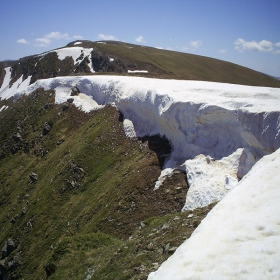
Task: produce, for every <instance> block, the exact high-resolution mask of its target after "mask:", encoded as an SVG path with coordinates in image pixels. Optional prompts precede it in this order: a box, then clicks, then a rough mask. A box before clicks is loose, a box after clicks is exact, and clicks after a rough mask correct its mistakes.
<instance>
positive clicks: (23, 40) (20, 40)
mask: <svg viewBox="0 0 280 280" xmlns="http://www.w3.org/2000/svg"><path fill="white" fill-rule="evenodd" d="M17 43H20V44H29V42H27V41H26V40H25V39H19V40H17Z"/></svg>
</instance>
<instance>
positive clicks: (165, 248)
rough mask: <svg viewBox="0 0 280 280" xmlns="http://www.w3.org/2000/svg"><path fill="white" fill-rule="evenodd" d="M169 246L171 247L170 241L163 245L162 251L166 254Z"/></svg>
mask: <svg viewBox="0 0 280 280" xmlns="http://www.w3.org/2000/svg"><path fill="white" fill-rule="evenodd" d="M169 247H170V243H167V244H164V245H162V253H163V254H164V253H165V252H167V251H168V249H169Z"/></svg>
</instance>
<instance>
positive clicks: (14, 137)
mask: <svg viewBox="0 0 280 280" xmlns="http://www.w3.org/2000/svg"><path fill="white" fill-rule="evenodd" d="M13 139H14V141H15V142H19V141H22V137H21V135H20V133H19V132H17V133H15V134H14V135H13Z"/></svg>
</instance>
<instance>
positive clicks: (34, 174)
mask: <svg viewBox="0 0 280 280" xmlns="http://www.w3.org/2000/svg"><path fill="white" fill-rule="evenodd" d="M29 178H30V180H31V181H32V182H36V181H37V180H38V174H36V173H34V172H31V173H30V174H29Z"/></svg>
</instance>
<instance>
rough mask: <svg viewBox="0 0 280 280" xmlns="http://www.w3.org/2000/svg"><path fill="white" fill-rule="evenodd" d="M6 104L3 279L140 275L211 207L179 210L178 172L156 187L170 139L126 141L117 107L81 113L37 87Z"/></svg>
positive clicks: (1, 159) (181, 185)
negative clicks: (7, 249)
mask: <svg viewBox="0 0 280 280" xmlns="http://www.w3.org/2000/svg"><path fill="white" fill-rule="evenodd" d="M4 104H5V105H7V106H9V107H8V109H6V110H4V111H2V112H1V115H0V117H1V122H0V131H1V134H0V144H1V148H2V149H1V156H0V170H1V171H0V173H1V181H0V186H1V187H0V197H1V201H0V205H1V212H0V224H1V234H0V246H1V248H4V247H5V242H6V241H8V240H11V241H10V242H12V243H13V246H10V248H12V250H11V252H10V253H8V254H7V258H5V256H6V255H4V253H3V250H2V260H1V262H0V269H1V270H0V271H1V274H0V275H1V277H2V278H1V279H7V278H6V276H7V275H9V277H10V278H9V279H17V278H18V277H20V279H23V278H24V279H42V278H45V277H46V276H47V273H49V274H52V276H51V277H50V279H73V278H75V279H85V278H86V277H87V276H86V275H87V274H88V275H93V273H94V277H97V278H96V279H131V278H134V277H136V276H137V275H138V276H137V277H136V278H137V279H145V278H146V277H147V275H148V273H149V272H150V271H152V270H154V269H155V268H157V266H158V264H159V263H161V262H162V261H163V260H165V259H166V258H167V257H168V256H170V254H172V253H173V252H174V250H175V248H176V247H177V246H179V245H180V244H181V243H182V241H183V239H185V238H188V237H189V236H190V234H191V232H192V231H193V230H194V228H196V227H197V225H198V224H199V223H200V220H201V219H202V218H203V217H204V216H205V214H206V213H207V212H208V211H209V209H210V208H211V207H208V208H206V209H204V210H199V209H198V210H196V211H194V212H193V213H194V216H193V217H192V218H190V217H189V218H188V215H189V214H190V212H189V211H187V212H186V213H180V210H181V209H182V207H183V205H184V201H185V196H186V192H187V188H188V187H187V183H186V180H185V175H184V174H183V173H181V172H177V173H174V174H173V175H172V176H171V177H170V179H169V180H167V181H166V182H165V191H164V192H161V191H154V190H153V188H154V184H155V181H156V180H157V178H158V176H159V174H160V172H161V168H160V166H161V165H162V159H164V156H165V155H166V154H168V153H170V146H169V143H168V141H167V140H166V139H162V138H160V137H157V136H154V137H148V138H145V139H128V138H127V137H126V136H125V134H124V131H123V124H122V116H121V115H120V113H119V112H118V111H117V110H116V109H115V108H112V107H106V108H104V109H102V110H99V111H94V112H92V113H90V114H86V113H84V112H82V111H80V110H78V109H77V108H76V107H75V106H74V105H73V104H72V103H71V100H69V102H67V103H64V104H62V105H55V104H54V91H43V90H41V89H39V90H37V91H35V92H34V93H32V94H31V95H29V96H23V97H21V98H20V99H19V100H18V101H17V102H16V103H12V100H5V101H2V102H1V104H0V105H1V106H0V107H2V106H3V105H4ZM163 233H164V236H163V235H162V234H163ZM131 255H134V258H133V259H132V258H131ZM5 275H6V276H5ZM88 279H89V278H88Z"/></svg>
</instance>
